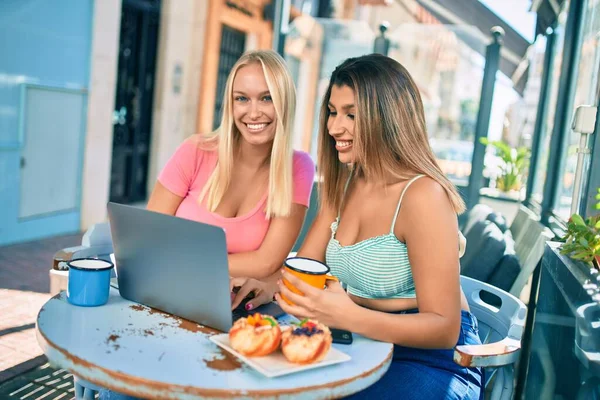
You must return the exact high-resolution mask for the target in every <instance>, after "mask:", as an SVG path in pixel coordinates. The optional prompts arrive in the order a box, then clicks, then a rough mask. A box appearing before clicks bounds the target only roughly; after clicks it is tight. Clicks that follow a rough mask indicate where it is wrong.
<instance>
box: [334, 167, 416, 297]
mask: <svg viewBox="0 0 600 400" xmlns="http://www.w3.org/2000/svg"><path fill="white" fill-rule="evenodd" d="M422 176H424V175H417V176H415V177H414V178H413V179H411V180H410V181H409V182H408V183H407V184H406V186H405V188H404V189H403V190H402V194H401V195H400V200H399V201H398V206H397V207H396V212H395V214H394V219H393V220H392V226H391V227H390V231H389V232H388V233H387V234H385V235H381V236H376V237H372V238H368V239H365V240H361V241H360V242H358V243H355V244H353V245H349V246H342V245H341V244H340V242H338V240H337V239H336V238H335V234H336V232H337V228H338V225H339V223H340V212H341V210H340V212H338V216H337V218H336V220H335V221H334V222H333V223H332V224H331V239H330V240H329V243H328V245H327V251H326V254H325V260H326V263H327V265H328V266H329V268H331V273H332V274H333V275H335V276H336V277H338V278H339V280H340V281H342V283H343V284H344V285H346V290H347V291H348V293H350V294H353V295H355V296H358V297H363V298H367V299H401V298H414V297H416V295H415V283H414V281H413V276H412V271H411V268H410V262H409V261H408V250H407V248H406V244H404V243H402V242H401V241H400V240H398V238H397V237H396V235H395V234H394V226H395V225H396V219H397V218H398V212H399V211H400V205H401V204H402V198H403V197H404V193H406V190H407V189H408V188H409V186H410V185H411V184H412V183H413V182H414V181H416V180H417V179H419V178H421V177H422ZM349 181H350V178H349V179H348V182H349ZM347 187H348V183H346V188H347Z"/></svg>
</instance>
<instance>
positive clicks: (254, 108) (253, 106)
mask: <svg viewBox="0 0 600 400" xmlns="http://www.w3.org/2000/svg"><path fill="white" fill-rule="evenodd" d="M260 114H261V110H260V107H259V105H258V102H256V101H252V102H251V103H250V113H249V116H250V119H258V117H260Z"/></svg>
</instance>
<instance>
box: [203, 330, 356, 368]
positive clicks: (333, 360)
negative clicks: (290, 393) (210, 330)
mask: <svg viewBox="0 0 600 400" xmlns="http://www.w3.org/2000/svg"><path fill="white" fill-rule="evenodd" d="M210 340H212V341H213V342H214V343H216V344H217V345H218V346H220V347H222V348H224V349H225V350H227V351H228V352H230V353H231V354H233V355H235V356H236V357H237V358H239V359H240V360H242V361H243V362H245V363H246V364H248V365H249V366H251V367H252V368H254V369H255V370H257V371H258V372H260V373H261V374H263V375H264V376H266V377H268V378H274V377H276V376H282V375H288V374H292V373H294V372H300V371H306V370H309V369H314V368H320V367H324V366H326V365H333V364H338V363H342V362H346V361H350V356H349V355H348V354H346V353H342V352H341V351H339V350H338V349H336V348H334V347H331V349H329V353H327V355H326V356H325V358H324V359H323V360H321V361H320V362H318V363H314V364H306V365H300V364H294V363H291V362H289V361H288V360H286V358H285V357H284V356H283V354H282V353H281V351H280V350H278V351H275V352H274V353H271V354H269V355H268V356H264V357H246V356H244V355H242V354H240V353H238V352H237V351H235V350H234V349H232V348H231V346H230V345H229V334H227V333H222V334H220V335H214V336H211V337H210Z"/></svg>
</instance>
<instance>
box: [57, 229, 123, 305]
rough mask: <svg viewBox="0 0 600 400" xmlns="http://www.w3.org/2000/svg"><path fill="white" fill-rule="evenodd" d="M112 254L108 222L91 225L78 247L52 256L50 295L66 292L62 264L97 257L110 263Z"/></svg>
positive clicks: (63, 266)
mask: <svg viewBox="0 0 600 400" xmlns="http://www.w3.org/2000/svg"><path fill="white" fill-rule="evenodd" d="M112 252H113V246H112V240H111V236H110V226H109V225H108V222H103V223H99V224H95V225H93V226H92V227H91V228H90V229H88V230H87V232H85V234H84V235H83V238H82V239H81V245H80V246H75V247H68V248H65V249H62V250H59V251H58V252H56V253H55V254H54V260H53V263H52V268H51V269H50V294H51V295H52V296H54V295H56V294H58V293H59V292H60V291H61V290H67V284H68V282H69V271H68V268H67V267H66V265H63V264H65V263H67V262H68V261H70V260H74V259H76V258H85V257H97V258H102V259H105V260H107V261H110V254H111V253H112ZM113 274H114V271H113Z"/></svg>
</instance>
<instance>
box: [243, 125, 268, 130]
mask: <svg viewBox="0 0 600 400" xmlns="http://www.w3.org/2000/svg"><path fill="white" fill-rule="evenodd" d="M246 125H247V126H248V129H252V130H253V131H259V130H261V129H264V128H265V126H267V124H246Z"/></svg>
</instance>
